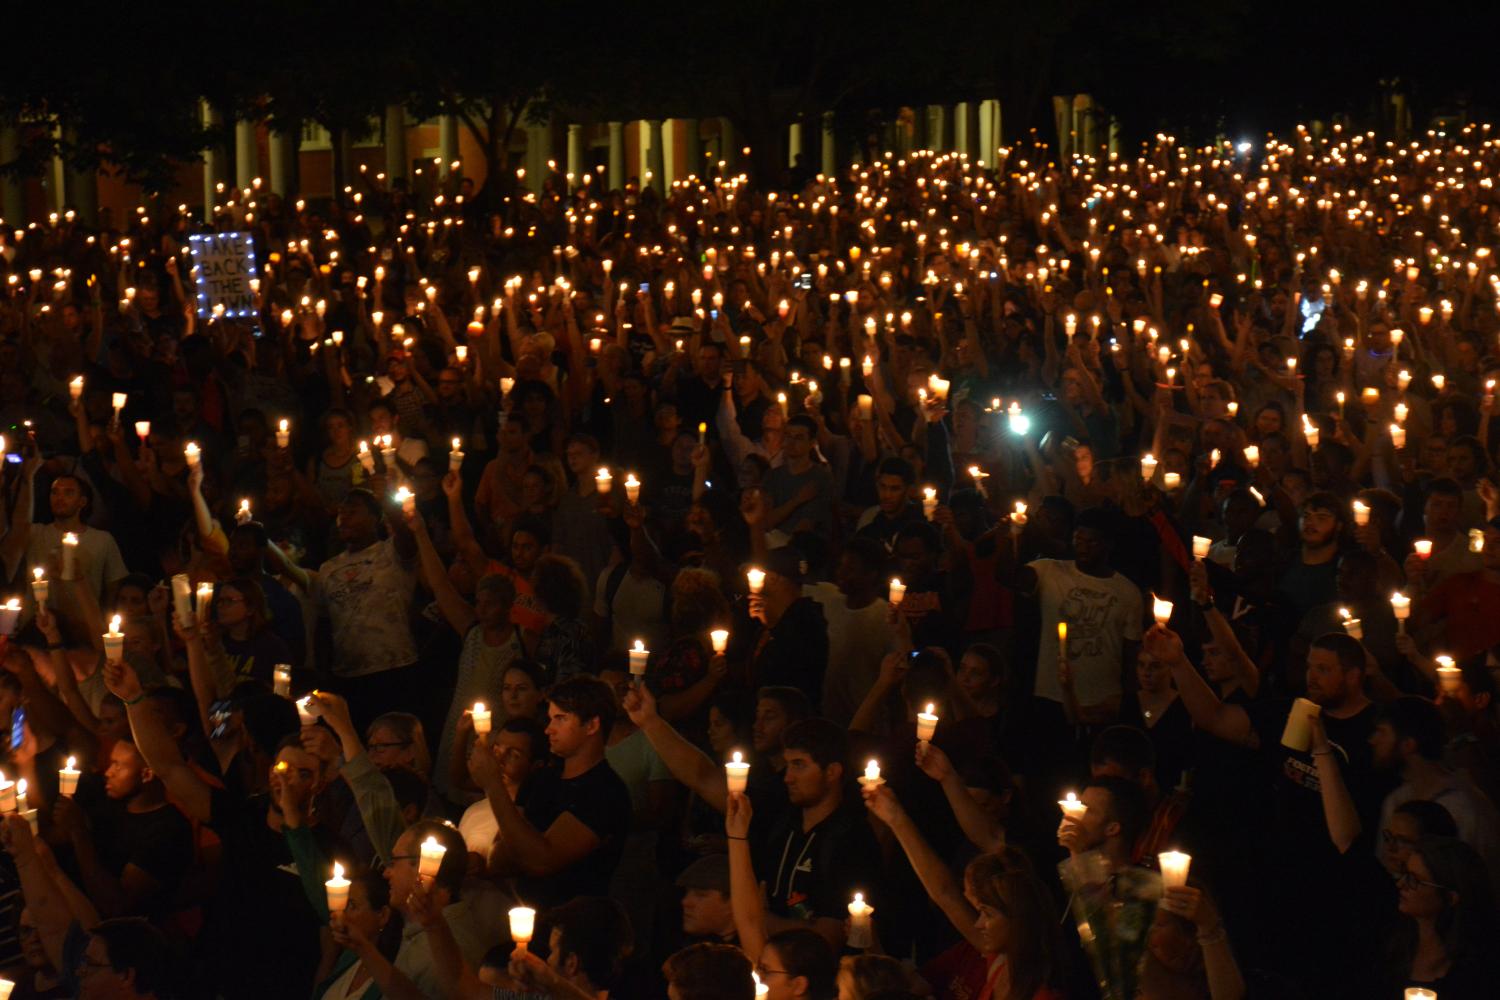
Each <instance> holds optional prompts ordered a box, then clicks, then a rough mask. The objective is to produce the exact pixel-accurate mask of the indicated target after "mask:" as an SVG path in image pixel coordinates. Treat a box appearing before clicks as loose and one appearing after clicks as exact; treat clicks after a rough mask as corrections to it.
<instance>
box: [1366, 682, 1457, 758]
mask: <svg viewBox="0 0 1500 1000" xmlns="http://www.w3.org/2000/svg"><path fill="white" fill-rule="evenodd" d="M1380 721H1381V722H1384V723H1386V724H1387V725H1389V726H1390V727H1391V729H1393V730H1395V733H1396V739H1397V740H1411V741H1413V742H1414V743H1416V745H1417V755H1418V756H1419V757H1421V758H1422V759H1423V760H1433V761H1436V760H1442V759H1443V748H1444V747H1445V746H1446V745H1447V743H1448V735H1447V730H1446V727H1444V725H1443V713H1442V712H1441V711H1440V710H1439V709H1438V707H1437V705H1435V704H1433V703H1432V702H1430V701H1428V700H1427V699H1426V698H1419V697H1417V696H1416V695H1414V694H1404V695H1401V696H1400V697H1399V698H1396V699H1395V700H1394V701H1391V702H1388V703H1387V704H1386V705H1385V706H1384V707H1383V708H1381V710H1380Z"/></svg>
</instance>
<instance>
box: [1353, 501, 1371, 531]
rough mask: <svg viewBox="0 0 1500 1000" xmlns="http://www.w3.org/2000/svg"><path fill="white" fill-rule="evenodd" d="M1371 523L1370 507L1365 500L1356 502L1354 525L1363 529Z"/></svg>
mask: <svg viewBox="0 0 1500 1000" xmlns="http://www.w3.org/2000/svg"><path fill="white" fill-rule="evenodd" d="M1369 523H1370V505H1369V504H1367V503H1365V502H1364V501H1363V500H1355V501H1354V525H1355V527H1357V528H1363V527H1364V526H1365V525H1367V524H1369Z"/></svg>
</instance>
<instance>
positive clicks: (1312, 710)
mask: <svg viewBox="0 0 1500 1000" xmlns="http://www.w3.org/2000/svg"><path fill="white" fill-rule="evenodd" d="M1322 711H1323V709H1322V708H1321V707H1320V706H1319V705H1318V704H1317V703H1316V702H1311V701H1308V700H1307V699H1306V698H1298V699H1297V700H1296V701H1294V702H1292V710H1291V711H1290V712H1289V713H1287V717H1286V728H1285V729H1283V730H1282V731H1281V745H1282V746H1284V747H1286V748H1287V749H1289V750H1298V751H1301V752H1302V753H1306V752H1307V748H1308V747H1310V746H1312V720H1313V718H1314V717H1315V716H1317V715H1320V714H1322Z"/></svg>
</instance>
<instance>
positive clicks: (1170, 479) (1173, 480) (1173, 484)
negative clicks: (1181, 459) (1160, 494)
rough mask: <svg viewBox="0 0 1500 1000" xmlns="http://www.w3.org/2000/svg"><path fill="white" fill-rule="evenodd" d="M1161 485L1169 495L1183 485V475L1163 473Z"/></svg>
mask: <svg viewBox="0 0 1500 1000" xmlns="http://www.w3.org/2000/svg"><path fill="white" fill-rule="evenodd" d="M1161 485H1162V488H1163V489H1165V490H1166V491H1167V492H1168V493H1170V492H1172V491H1173V490H1175V489H1177V487H1179V486H1181V485H1182V474H1181V473H1177V472H1163V473H1162V474H1161Z"/></svg>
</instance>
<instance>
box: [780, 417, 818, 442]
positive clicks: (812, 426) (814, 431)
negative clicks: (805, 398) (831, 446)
mask: <svg viewBox="0 0 1500 1000" xmlns="http://www.w3.org/2000/svg"><path fill="white" fill-rule="evenodd" d="M786 425H787V427H800V428H802V429H803V430H805V431H807V433H808V434H810V435H812V439H813V440H814V441H817V440H818V422H817V421H816V420H814V419H813V418H812V417H809V416H808V415H807V414H805V413H799V414H797V415H796V416H794V417H792V418H791V419H790V420H788V421H787V422H786Z"/></svg>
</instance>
